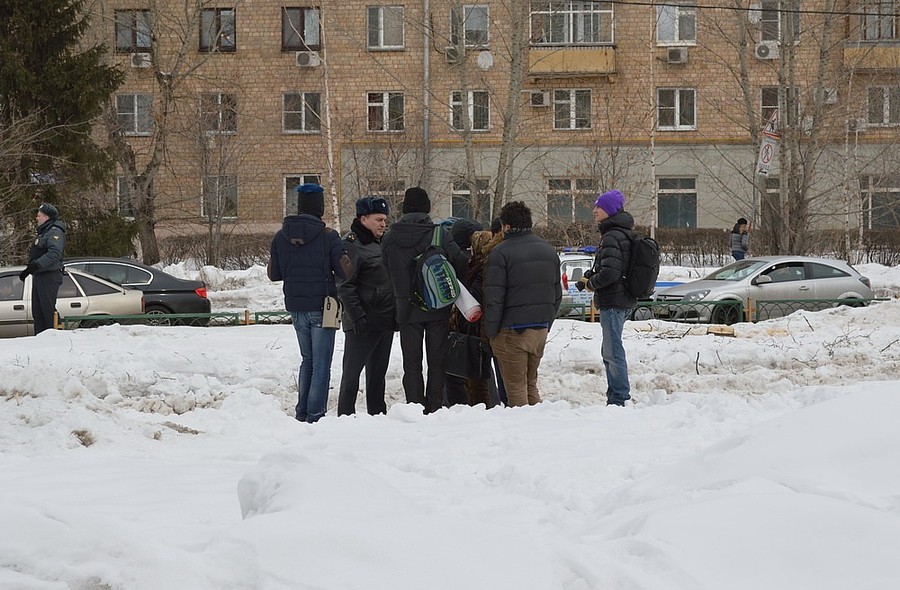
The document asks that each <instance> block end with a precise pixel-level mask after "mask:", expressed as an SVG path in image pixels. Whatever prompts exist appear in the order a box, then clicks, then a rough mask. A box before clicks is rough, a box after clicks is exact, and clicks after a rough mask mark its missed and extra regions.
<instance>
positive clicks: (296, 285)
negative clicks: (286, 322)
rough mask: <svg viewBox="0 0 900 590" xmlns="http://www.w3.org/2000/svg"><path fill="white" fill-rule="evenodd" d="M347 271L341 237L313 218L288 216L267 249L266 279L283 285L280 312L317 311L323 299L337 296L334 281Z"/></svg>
mask: <svg viewBox="0 0 900 590" xmlns="http://www.w3.org/2000/svg"><path fill="white" fill-rule="evenodd" d="M349 271H350V258H349V257H348V256H347V254H346V252H344V246H343V244H342V243H341V237H340V236H339V235H338V234H337V232H336V231H334V230H332V229H331V228H330V227H325V222H323V221H322V220H321V219H319V218H318V217H316V216H314V215H308V214H301V215H288V216H287V217H285V218H284V223H283V224H282V226H281V229H280V230H279V231H278V233H276V234H275V237H274V238H273V239H272V245H271V246H270V248H269V267H268V275H269V280H271V281H284V285H283V286H282V290H283V291H284V308H285V309H286V310H288V311H321V310H322V308H323V305H324V300H325V296H326V295H337V287H336V286H335V281H334V279H335V277H336V276H337V277H340V278H344V277H346V276H347V273H348V272H349Z"/></svg>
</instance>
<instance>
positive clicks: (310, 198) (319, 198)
mask: <svg viewBox="0 0 900 590" xmlns="http://www.w3.org/2000/svg"><path fill="white" fill-rule="evenodd" d="M297 212H298V213H307V214H309V215H315V216H316V217H318V218H319V219H321V218H322V216H323V215H325V193H324V192H323V191H322V187H321V186H319V185H318V184H315V183H307V184H301V185H300V186H298V187H297Z"/></svg>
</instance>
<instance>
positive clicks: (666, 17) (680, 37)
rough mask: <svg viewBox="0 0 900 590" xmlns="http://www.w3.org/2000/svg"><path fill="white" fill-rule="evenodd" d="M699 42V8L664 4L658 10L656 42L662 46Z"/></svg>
mask: <svg viewBox="0 0 900 590" xmlns="http://www.w3.org/2000/svg"><path fill="white" fill-rule="evenodd" d="M696 41H697V7H696V6H694V5H681V4H664V5H662V6H657V8H656V42H657V43H659V44H660V45H677V44H694V43H696Z"/></svg>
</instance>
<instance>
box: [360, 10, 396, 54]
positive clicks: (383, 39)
mask: <svg viewBox="0 0 900 590" xmlns="http://www.w3.org/2000/svg"><path fill="white" fill-rule="evenodd" d="M403 15H404V10H403V7H402V6H369V9H368V20H369V23H368V31H369V34H368V39H369V40H368V44H369V49H403Z"/></svg>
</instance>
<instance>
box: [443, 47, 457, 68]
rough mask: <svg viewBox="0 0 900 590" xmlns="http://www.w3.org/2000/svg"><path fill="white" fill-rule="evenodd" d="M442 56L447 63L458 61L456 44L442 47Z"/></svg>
mask: <svg viewBox="0 0 900 590" xmlns="http://www.w3.org/2000/svg"><path fill="white" fill-rule="evenodd" d="M444 58H445V59H446V60H447V63H448V64H455V63H459V49H458V48H457V47H456V45H450V46H448V47H444Z"/></svg>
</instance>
